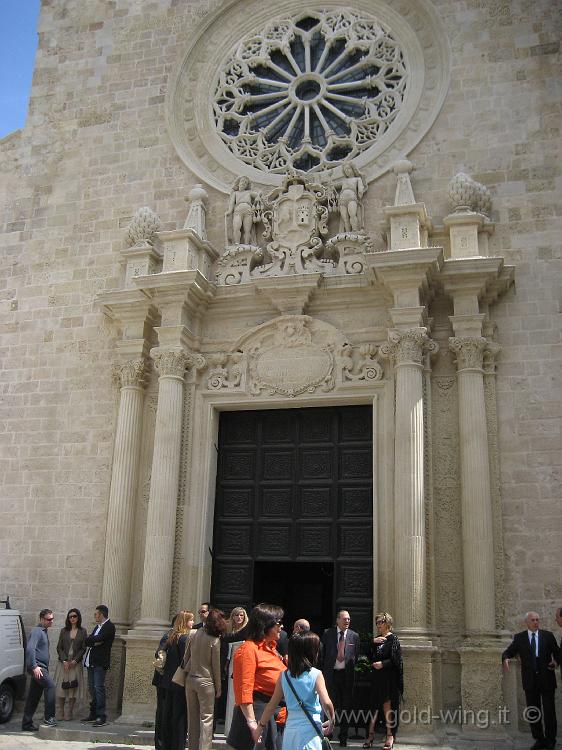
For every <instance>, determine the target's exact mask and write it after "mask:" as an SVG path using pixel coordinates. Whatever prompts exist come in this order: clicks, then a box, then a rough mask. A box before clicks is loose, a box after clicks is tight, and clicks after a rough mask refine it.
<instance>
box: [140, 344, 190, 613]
mask: <svg viewBox="0 0 562 750" xmlns="http://www.w3.org/2000/svg"><path fill="white" fill-rule="evenodd" d="M191 361H192V358H191V356H190V355H189V354H188V353H187V352H184V351H163V352H157V353H156V354H155V356H154V362H155V364H156V367H157V369H158V372H159V379H158V407H157V411H156V425H155V428H154V453H153V457H152V476H151V480H150V495H149V500H148V515H147V521H146V542H145V552H144V573H143V582H142V599H141V616H140V620H139V622H138V623H137V626H140V627H145V628H161V627H163V626H166V625H168V624H169V613H170V591H171V584H172V568H173V563H174V539H175V532H176V508H177V496H178V481H179V472H180V460H181V454H180V448H181V430H182V414H183V388H184V373H185V369H186V367H187V366H188V365H189V364H190V363H191Z"/></svg>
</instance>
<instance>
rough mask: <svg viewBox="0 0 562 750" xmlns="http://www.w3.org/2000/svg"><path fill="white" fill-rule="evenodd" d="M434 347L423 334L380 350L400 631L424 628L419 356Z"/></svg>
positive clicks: (403, 336) (397, 335) (407, 335)
mask: <svg viewBox="0 0 562 750" xmlns="http://www.w3.org/2000/svg"><path fill="white" fill-rule="evenodd" d="M428 346H429V347H434V346H435V345H434V344H433V342H431V341H430V339H428V338H427V336H426V335H425V332H424V331H423V329H413V330H409V331H405V332H393V333H391V335H390V341H389V343H388V344H385V345H384V346H383V347H382V348H381V349H382V353H383V354H384V355H385V356H388V357H390V358H392V359H393V361H394V366H395V371H396V386H395V387H396V414H395V422H396V427H395V451H394V465H395V469H394V508H395V510H394V574H395V586H394V591H395V597H396V598H395V605H394V606H395V610H396V619H397V622H398V623H399V627H400V630H401V631H411V632H413V633H414V634H415V633H416V632H420V633H421V632H424V631H425V630H426V626H427V615H426V612H427V580H426V551H425V545H426V534H425V488H424V409H423V363H422V362H423V352H424V349H426V348H427V347H428Z"/></svg>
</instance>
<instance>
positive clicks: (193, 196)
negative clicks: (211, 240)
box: [183, 183, 209, 240]
mask: <svg viewBox="0 0 562 750" xmlns="http://www.w3.org/2000/svg"><path fill="white" fill-rule="evenodd" d="M208 198H209V195H208V194H207V191H206V190H205V188H204V187H203V185H200V184H199V183H198V184H197V185H194V186H193V187H192V188H191V190H190V191H189V195H188V196H187V198H186V201H189V204H190V205H189V213H188V214H187V219H186V220H185V224H184V227H183V228H184V229H191V230H193V232H195V234H196V235H197V236H198V237H200V238H201V239H202V240H206V239H207V229H206V226H205V217H206V213H207V209H206V207H205V204H206V203H207V200H208Z"/></svg>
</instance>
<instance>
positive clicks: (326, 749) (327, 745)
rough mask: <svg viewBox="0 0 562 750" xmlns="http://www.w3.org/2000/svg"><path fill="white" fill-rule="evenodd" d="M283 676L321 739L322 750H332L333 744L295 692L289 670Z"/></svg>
mask: <svg viewBox="0 0 562 750" xmlns="http://www.w3.org/2000/svg"><path fill="white" fill-rule="evenodd" d="M283 674H284V675H285V679H286V680H287V684H288V685H289V687H290V688H291V690H292V691H293V695H294V696H295V698H296V699H297V703H298V704H299V706H300V707H301V708H302V710H303V712H304V715H305V716H306V718H307V719H308V720H309V722H310V723H311V724H312V726H313V728H314V731H315V732H316V734H317V735H318V737H320V742H321V743H322V750H332V744H331V742H330V740H329V739H328V738H327V737H325V736H324V735H323V734H322V732H321V730H320V729H319V728H318V725H317V724H316V722H315V721H314V719H313V718H312V716H311V715H310V712H309V711H308V709H307V708H305V705H304V703H303V702H302V700H301V699H300V698H299V694H298V693H297V691H296V690H295V686H294V685H293V683H292V682H291V678H290V677H289V674H288V670H287V671H285V672H284V673H283Z"/></svg>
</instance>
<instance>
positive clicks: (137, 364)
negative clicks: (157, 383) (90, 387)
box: [113, 358, 148, 388]
mask: <svg viewBox="0 0 562 750" xmlns="http://www.w3.org/2000/svg"><path fill="white" fill-rule="evenodd" d="M147 369H148V367H147V362H146V360H145V359H144V358H140V359H130V360H128V361H127V362H124V363H122V364H118V365H115V366H114V368H113V375H114V377H115V379H116V380H117V382H118V383H119V385H120V386H121V388H125V387H135V388H142V387H144V385H145V376H146V373H147Z"/></svg>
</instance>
